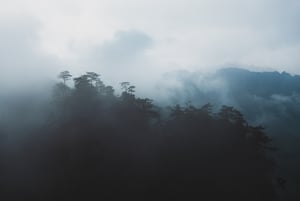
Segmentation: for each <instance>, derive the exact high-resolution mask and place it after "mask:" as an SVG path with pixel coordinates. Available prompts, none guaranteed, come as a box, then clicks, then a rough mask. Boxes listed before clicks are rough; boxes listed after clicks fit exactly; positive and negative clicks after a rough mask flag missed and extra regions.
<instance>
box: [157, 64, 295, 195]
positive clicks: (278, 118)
mask: <svg viewBox="0 0 300 201" xmlns="http://www.w3.org/2000/svg"><path fill="white" fill-rule="evenodd" d="M165 79H166V80H167V82H170V83H172V82H171V81H170V79H171V80H176V81H177V82H178V83H179V84H177V85H176V87H174V86H172V85H171V86H170V87H168V97H167V100H165V102H166V103H167V104H168V103H170V102H172V103H173V104H184V103H185V102H186V101H191V102H192V103H193V104H194V105H202V104H204V103H206V102H210V103H211V104H213V105H214V108H220V107H221V106H222V105H223V104H226V105H231V106H233V107H235V108H237V109H238V110H239V111H240V112H241V113H243V115H244V117H245V119H247V121H248V122H250V124H254V125H263V126H264V127H265V131H266V132H267V133H268V134H269V136H270V137H271V138H272V140H273V141H272V143H273V145H275V146H276V147H277V148H278V149H279V150H278V151H277V152H276V158H277V164H278V169H277V171H278V172H279V173H280V175H282V176H283V177H284V178H285V179H286V181H287V182H286V192H285V199H284V200H291V201H298V200H299V198H300V192H299V186H300V172H299V169H300V157H299V155H300V148H299V144H300V136H299V131H300V124H299V119H300V107H299V105H300V76H299V75H292V74H289V73H287V72H277V71H273V72H272V71H271V72H255V71H250V70H246V69H241V68H237V67H231V68H223V69H219V70H217V71H216V72H213V73H211V74H204V73H203V72H199V71H198V72H188V71H179V72H173V73H169V75H168V76H167V77H165ZM160 84H161V83H160ZM161 85H163V84H161ZM178 86H179V87H178Z"/></svg>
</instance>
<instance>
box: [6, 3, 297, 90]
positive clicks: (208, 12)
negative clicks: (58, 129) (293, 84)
mask: <svg viewBox="0 0 300 201" xmlns="http://www.w3.org/2000/svg"><path fill="white" fill-rule="evenodd" d="M0 3H1V6H0V42H1V47H0V70H1V71H0V73H1V74H0V78H1V82H0V84H1V88H3V87H8V86H10V87H15V88H17V87H20V86H24V85H29V86H36V85H35V84H34V83H38V82H40V81H41V80H45V79H52V80H53V79H55V78H56V75H57V74H58V72H59V71H61V70H69V71H71V72H72V73H73V74H74V75H75V76H76V75H79V74H81V73H84V72H86V71H95V72H98V73H100V74H101V75H102V77H103V79H104V80H105V81H106V82H107V83H108V84H113V85H114V86H116V85H117V83H119V82H121V81H125V80H126V81H130V82H132V83H133V84H135V85H137V86H138V88H141V89H145V90H150V88H152V91H153V90H155V89H154V88H153V87H151V86H154V85H155V83H156V82H157V80H158V79H161V75H163V74H165V73H167V72H171V71H176V70H180V69H182V70H189V71H200V72H211V71H214V70H215V69H217V68H221V67H223V66H228V65H231V66H232V65H234V66H241V67H246V68H248V69H255V70H258V71H263V70H278V71H288V72H290V73H300V68H299V66H300V65H299V64H300V57H299V52H300V27H299V24H300V12H299V11H300V2H299V1H297V0H285V1H283V0H281V1H280V0H243V1H240V0H228V1H223V0H184V1H183V0H179V1H171V0H163V1H162V0H152V1H145V0H126V1H125V0H101V1H96V0H85V1H83V0H72V1H71V0H51V1H50V0H10V1H5V0H0Z"/></svg>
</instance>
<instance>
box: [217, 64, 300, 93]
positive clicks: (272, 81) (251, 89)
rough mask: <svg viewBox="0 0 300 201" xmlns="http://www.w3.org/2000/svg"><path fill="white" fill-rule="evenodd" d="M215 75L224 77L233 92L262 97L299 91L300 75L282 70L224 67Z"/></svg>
mask: <svg viewBox="0 0 300 201" xmlns="http://www.w3.org/2000/svg"><path fill="white" fill-rule="evenodd" d="M216 76H219V77H222V78H223V79H225V80H226V81H227V83H228V85H229V87H230V91H232V92H233V93H236V92H239V93H243V94H245V93H248V94H253V95H257V96H261V97H264V98H268V97H271V96H272V95H273V94H280V95H284V96H290V95H293V94H295V93H300V76H298V75H295V76H292V75H290V74H289V73H286V72H282V73H279V72H277V71H275V72H251V71H249V70H245V69H240V68H225V69H221V70H219V71H217V73H216Z"/></svg>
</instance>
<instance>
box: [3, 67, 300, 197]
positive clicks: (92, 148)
mask: <svg viewBox="0 0 300 201" xmlns="http://www.w3.org/2000/svg"><path fill="white" fill-rule="evenodd" d="M58 78H59V79H60V81H58V82H57V84H55V85H53V86H52V88H51V89H49V88H45V91H44V92H42V93H38V92H36V93H34V92H32V93H30V92H29V91H27V92H26V93H24V94H15V95H10V96H6V97H4V96H3V97H2V98H1V109H0V112H1V113H0V114H1V116H0V118H1V120H0V137H1V144H0V151H1V152H0V153H1V154H0V157H1V167H0V168H1V169H0V170H1V171H0V174H1V175H0V176H1V178H2V179H1V193H0V195H1V199H3V200H99V199H104V200H120V199H130V200H199V199H209V200H221V199H222V200H224V199H230V200H280V199H292V197H295V195H296V193H297V191H296V190H295V188H296V187H297V182H298V180H297V177H296V175H297V166H296V167H295V166H293V165H291V162H294V160H299V159H298V158H299V157H297V155H298V154H299V152H300V151H299V150H297V146H296V144H297V143H298V142H299V137H298V136H297V135H296V133H297V131H298V130H299V129H298V128H299V126H298V125H297V118H298V117H299V114H300V113H299V107H298V105H299V101H300V99H299V84H298V83H299V76H291V75H289V74H287V73H278V72H270V73H258V72H257V73H255V72H250V71H247V70H242V69H235V68H228V69H221V70H219V71H217V72H216V73H214V74H210V75H203V74H201V73H197V72H195V73H189V72H187V71H182V72H172V73H170V74H167V75H165V78H167V79H164V81H162V82H165V83H166V84H164V83H161V87H160V88H157V90H158V91H157V93H158V95H160V94H161V92H162V91H165V96H161V99H159V98H158V99H157V101H156V102H157V103H156V102H154V101H153V100H151V99H149V98H141V97H138V96H137V95H136V94H135V90H136V87H135V86H133V85H131V84H130V83H129V82H121V83H120V92H118V93H116V92H115V89H114V87H112V86H110V85H106V84H105V83H104V82H103V81H102V79H101V78H102V77H101V76H100V75H99V74H97V73H94V72H87V73H85V74H83V75H81V76H79V77H72V75H71V73H70V72H68V71H64V72H61V73H60V74H59V76H58ZM170 79H171V80H172V79H175V80H176V82H177V84H178V85H172V86H176V87H173V88H172V87H171V85H169V86H168V84H169V83H174V82H172V81H170ZM33 91H34V90H33ZM152 96H155V94H153V95H152ZM261 125H263V126H265V127H267V133H266V132H265V131H264V127H262V126H261ZM272 140H273V141H274V142H272ZM297 140H298V141H297ZM285 146H286V147H289V149H286V147H285ZM276 150H277V151H276ZM287 155H289V156H290V157H289V158H286V156H287Z"/></svg>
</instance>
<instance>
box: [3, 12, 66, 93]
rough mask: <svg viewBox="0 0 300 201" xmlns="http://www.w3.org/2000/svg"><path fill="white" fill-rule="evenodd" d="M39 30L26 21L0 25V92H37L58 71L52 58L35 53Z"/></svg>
mask: <svg viewBox="0 0 300 201" xmlns="http://www.w3.org/2000/svg"><path fill="white" fill-rule="evenodd" d="M39 26H40V25H39V23H38V22H37V21H35V20H34V19H32V18H26V17H25V18H23V19H20V18H17V19H7V20H5V21H1V22H0V44H1V46H0V72H1V73H0V89H16V88H19V89H23V88H24V87H36V88H37V87H38V86H39V85H41V84H42V81H44V82H46V79H49V78H51V77H52V78H53V76H54V75H55V74H56V73H57V71H58V70H60V68H61V67H60V65H59V64H58V61H57V60H56V59H55V58H52V57H50V56H46V55H44V54H43V53H41V51H40V50H39V46H38V44H39V37H38V30H39ZM37 83H39V84H37Z"/></svg>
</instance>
